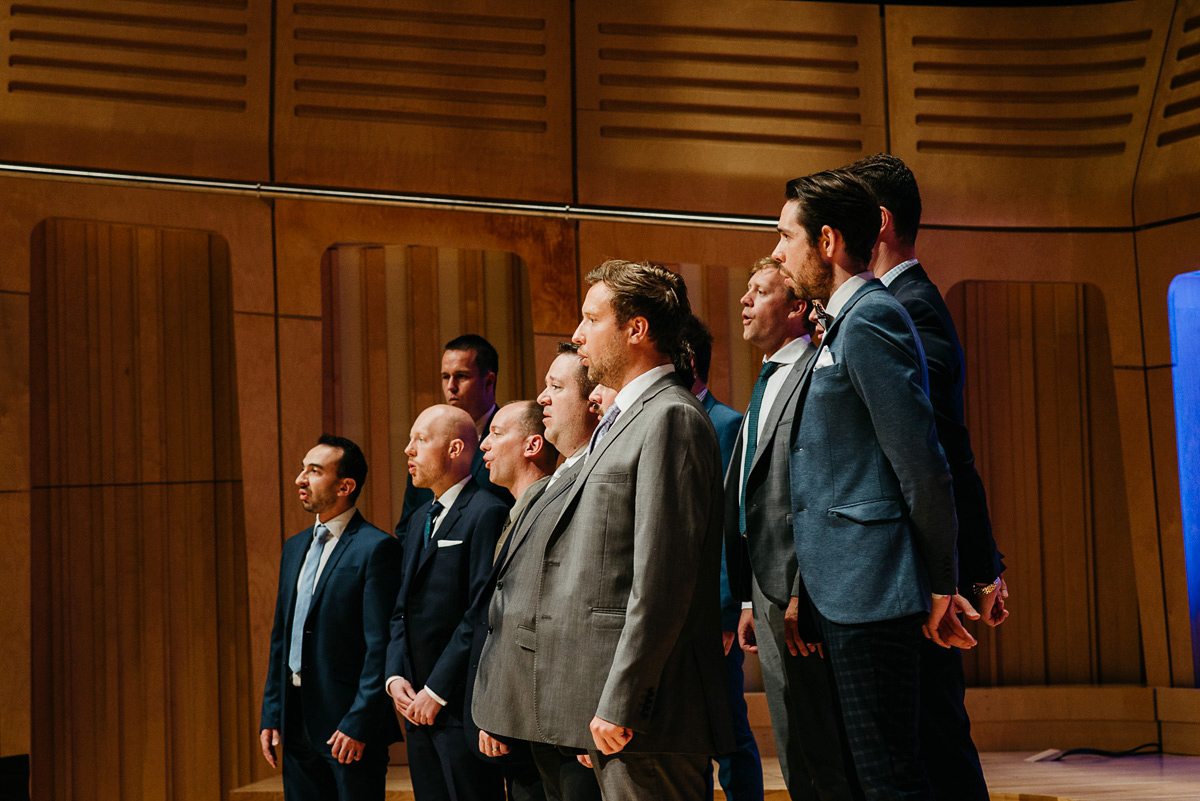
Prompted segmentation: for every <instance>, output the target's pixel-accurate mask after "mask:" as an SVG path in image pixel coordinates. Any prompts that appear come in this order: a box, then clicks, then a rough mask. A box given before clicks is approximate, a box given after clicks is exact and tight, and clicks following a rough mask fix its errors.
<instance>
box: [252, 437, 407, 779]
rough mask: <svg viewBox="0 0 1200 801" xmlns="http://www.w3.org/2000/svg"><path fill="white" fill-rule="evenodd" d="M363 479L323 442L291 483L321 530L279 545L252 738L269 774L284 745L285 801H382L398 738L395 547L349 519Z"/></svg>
mask: <svg viewBox="0 0 1200 801" xmlns="http://www.w3.org/2000/svg"><path fill="white" fill-rule="evenodd" d="M366 477H367V461H366V459H365V458H364V457H363V454H362V450H360V449H359V447H358V445H356V444H355V443H353V442H351V441H350V440H348V439H346V438H344V437H335V436H330V435H324V436H322V437H321V438H320V440H319V442H318V444H317V446H316V447H314V448H313V449H312V450H310V451H309V452H308V454H307V455H306V456H305V457H304V462H303V466H302V468H301V470H300V475H298V476H297V477H296V486H297V487H298V488H299V495H300V504H301V506H303V508H304V511H306V512H311V513H313V514H314V515H315V516H316V521H315V523H314V525H313V526H312V527H311V528H308V529H305V530H304V531H302V532H300V533H299V534H297V535H296V536H294V537H291V538H290V539H288V541H287V542H285V543H284V544H283V555H282V559H281V563H280V569H279V593H278V596H277V598H276V601H275V622H274V624H273V626H272V628H271V649H270V662H269V664H268V667H267V682H266V689H265V690H264V691H263V704H262V730H261V733H260V737H259V739H260V744H261V746H262V752H263V757H264V758H265V759H266V760H267V762H268V763H270V765H271V767H275V765H276V757H275V748H276V746H278V745H279V744H280V733H282V735H283V791H284V796H285V797H286V798H287V799H288V801H327V800H328V799H339V800H340V801H347V800H348V799H364V800H368V799H369V800H371V801H380V800H381V799H382V798H383V795H384V778H385V776H386V775H387V760H388V751H387V747H388V744H389V743H392V742H394V741H395V740H396V738H397V736H398V734H399V731H398V730H397V727H396V721H395V718H394V717H393V716H392V714H391V710H390V707H389V704H388V702H387V695H385V694H384V690H383V664H384V655H385V653H386V650H387V642H388V618H389V616H390V615H391V608H392V604H393V603H394V602H395V600H396V593H397V591H398V590H399V587H400V544H399V543H398V542H396V540H395V539H393V538H392V537H390V536H389V535H388V534H387V533H385V532H383V531H380V530H379V529H377V528H375V527H374V526H372V525H371V524H370V523H368V522H367V521H365V520H364V519H363V517H362V515H361V514H359V513H358V510H357V509H355V507H354V503H355V499H356V498H357V497H358V494H359V492H360V491H361V490H362V487H363V484H364V482H365V481H366Z"/></svg>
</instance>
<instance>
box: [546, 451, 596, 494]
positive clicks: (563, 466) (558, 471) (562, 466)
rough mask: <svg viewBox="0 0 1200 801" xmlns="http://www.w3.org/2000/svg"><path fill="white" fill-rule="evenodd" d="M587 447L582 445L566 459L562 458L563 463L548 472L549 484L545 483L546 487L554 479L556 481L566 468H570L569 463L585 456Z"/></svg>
mask: <svg viewBox="0 0 1200 801" xmlns="http://www.w3.org/2000/svg"><path fill="white" fill-rule="evenodd" d="M587 449H588V446H587V445H584V446H583V447H581V448H580V449H579V450H577V451H575V452H574V453H573V454H571V455H570V456H568V457H567V458H566V459H564V460H563V463H562V464H560V465H559V466H558V468H557V469H556V470H555V471H554V472H553V473H551V474H550V484H548V485H547V489H549V487H550V486H551V485H553V484H554V482H555V481H558V479H559V478H561V477H562V474H563V473H565V472H567V470H568V469H570V467H571V465H573V464H575V463H576V462H578V461H579V460H580V459H582V458H584V457H585V456H587Z"/></svg>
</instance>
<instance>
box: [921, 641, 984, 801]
mask: <svg viewBox="0 0 1200 801" xmlns="http://www.w3.org/2000/svg"><path fill="white" fill-rule="evenodd" d="M966 692H967V689H966V678H965V677H964V676H963V661H962V652H961V651H959V650H958V649H957V648H942V647H941V646H940V645H937V644H936V643H934V642H933V641H931V640H926V639H924V638H922V640H921V729H920V731H921V760H922V761H923V762H924V763H925V772H926V773H927V774H928V775H929V781H930V782H932V783H933V797H934V798H936V799H937V801H988V789H987V781H985V780H984V778H983V767H982V766H981V765H980V764H979V752H978V751H977V750H975V743H974V741H973V740H972V739H971V719H970V718H969V717H967V708H966V706H965V704H964V703H963V699H964V697H965V695H966Z"/></svg>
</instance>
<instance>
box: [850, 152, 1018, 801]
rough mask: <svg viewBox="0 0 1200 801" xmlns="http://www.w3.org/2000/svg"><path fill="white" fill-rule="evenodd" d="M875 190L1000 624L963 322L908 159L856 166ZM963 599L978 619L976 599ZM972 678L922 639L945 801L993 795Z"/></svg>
mask: <svg viewBox="0 0 1200 801" xmlns="http://www.w3.org/2000/svg"><path fill="white" fill-rule="evenodd" d="M846 169H847V170H849V171H850V172H852V173H854V174H855V175H856V176H858V177H859V178H860V179H862V181H863V182H864V183H865V184H866V185H867V188H868V189H870V190H871V192H872V193H873V194H874V196H875V200H876V202H877V203H878V204H879V206H880V210H881V220H882V221H881V225H880V230H879V240H878V242H877V243H876V245H875V253H874V257H873V258H872V261H871V271H872V272H873V273H874V274H875V275H877V276H879V279H880V280H881V281H882V282H883V284H884V286H886V287H887V288H888V291H889V292H891V293H892V295H893V296H894V297H895V298H896V300H898V301H900V304H901V305H902V306H904V309H905V311H907V312H908V314H909V316H910V317H912V320H913V324H914V325H915V326H916V329H917V335H918V336H919V337H920V339H921V347H922V348H923V349H924V351H925V360H926V363H927V365H928V368H929V400H930V401H931V402H932V404H933V411H934V414H935V415H936V417H937V433H938V441H939V442H940V443H941V445H942V449H943V450H944V451H945V452H946V459H947V461H948V462H949V463H950V474H951V475H952V476H953V478H954V503H955V508H956V510H957V513H958V573H959V576H958V580H959V586H961V587H964V588H965V587H971V588H972V590H973V595H974V598H975V601H976V603H978V604H980V612H981V613H982V615H983V621H984V623H986V624H987V625H989V626H997V625H999V624H1000V623H1001V622H1003V620H1004V618H1005V617H1007V616H1008V612H1007V611H1006V610H1005V608H1004V597H1003V596H1004V595H1005V594H1006V590H1005V588H1004V580H1003V579H1002V578H1001V573H1002V572H1003V571H1004V563H1003V561H1002V560H1001V557H1000V553H999V551H998V550H997V549H996V541H995V539H994V538H993V537H992V525H991V520H990V519H989V517H988V508H987V496H986V493H985V492H984V488H983V480H982V479H981V478H980V477H979V472H978V471H977V470H976V469H975V454H974V452H973V451H972V450H971V435H970V434H969V433H968V431H967V427H966V425H965V423H964V422H963V383H964V381H965V379H966V369H965V367H964V365H963V351H962V346H961V345H960V344H959V341H958V332H957V331H956V330H955V327H954V320H953V318H952V317H951V316H950V310H949V309H948V308H946V302H945V301H944V300H943V299H942V293H941V292H939V291H938V288H937V286H936V285H935V284H934V283H933V281H932V280H930V278H929V276H928V274H926V272H925V270H924V269H923V268H922V267H921V264H920V262H918V261H917V252H916V240H917V229H918V227H919V226H920V223H921V192H920V190H919V188H918V187H917V179H916V178H915V177H914V176H913V174H912V171H911V170H909V169H908V167H907V166H906V165H905V164H904V162H903V161H901V160H900V159H898V158H896V157H895V156H892V155H887V154H884V153H880V154H878V155H876V156H871V157H868V158H865V159H861V160H859V161H856V162H855V163H854V164H851V165H850V166H849V167H847V168H846ZM956 600H957V601H958V602H959V603H960V604H961V605H962V606H963V607H964V609H965V610H968V616H970V617H978V614H977V613H975V611H974V609H973V608H972V607H971V606H970V604H969V602H967V601H966V599H964V598H962V597H961V596H956ZM965 694H966V678H965V677H964V675H963V665H962V653H961V652H960V651H959V650H958V649H957V648H939V647H937V646H936V645H934V644H933V643H931V642H929V641H926V642H924V643H922V650H921V730H920V734H921V755H922V758H923V759H924V761H925V767H926V770H927V772H928V773H929V777H930V780H931V781H932V782H933V788H934V796H935V797H936V798H938V799H939V801H951V799H953V800H954V801H987V798H988V790H987V782H986V780H985V779H984V776H983V768H982V767H981V766H980V764H979V753H978V752H977V751H976V750H975V744H974V743H973V742H972V740H971V721H970V718H969V717H968V716H967V709H966V706H965V704H964V697H965Z"/></svg>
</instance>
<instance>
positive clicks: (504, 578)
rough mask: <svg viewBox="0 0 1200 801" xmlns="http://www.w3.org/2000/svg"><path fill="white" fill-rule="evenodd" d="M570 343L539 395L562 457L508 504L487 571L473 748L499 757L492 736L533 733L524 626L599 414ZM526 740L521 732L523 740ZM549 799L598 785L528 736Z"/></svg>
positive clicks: (570, 760) (563, 799)
mask: <svg viewBox="0 0 1200 801" xmlns="http://www.w3.org/2000/svg"><path fill="white" fill-rule="evenodd" d="M577 351H578V346H577V345H575V344H574V343H570V342H563V343H559V346H558V356H557V357H555V359H554V361H553V362H552V363H551V364H550V369H549V370H547V372H546V388H545V389H544V390H542V392H541V394H540V395H538V399H537V400H538V403H539V404H541V406H542V420H543V423H544V426H545V437H546V441H547V442H549V443H550V444H551V445H552V446H554V447H555V448H557V449H558V451H559V452H560V453H562V454H564V455H565V456H566V460H565V461H564V462H563V463H562V464H561V465H560V466H559V467H558V469H557V470H555V471H554V473H553V474H552V475H551V476H549V477H547V478H546V479H544V480H543V481H540V482H538V483H535V484H533V485H531V486H530V487H529V488H528V489H527V490H526V491H525V493H523V494H522V497H521V498H519V499H518V501H523V502H522V503H520V506H521V508H520V509H519V510H518V509H516V508H515V507H514V511H515V512H516V514H514V515H513V516H512V518H511V519H512V521H513V522H512V524H511V525H510V527H509V531H508V536H507V538H506V540H505V544H504V545H503V546H502V547H501V550H500V553H499V555H498V556H497V562H496V566H495V568H494V571H493V575H494V577H495V578H494V582H493V590H492V593H491V595H490V598H489V599H488V606H487V608H486V617H487V629H486V631H487V638H486V641H485V643H484V645H483V650H482V653H481V654H480V656H479V659H478V670H477V676H476V680H475V693H474V696H475V700H474V702H473V704H472V713H473V715H474V717H475V722H476V725H478V726H479V727H480V728H481V729H482V730H483V731H482V733H481V734H480V736H479V750H480V751H481V752H482V753H483V754H485V755H487V756H502V755H504V754H506V753H508V752H509V751H510V750H513V748H514V747H516V746H515V745H514V743H513V742H511V741H512V740H513V739H517V738H511V737H510V738H508V740H509V742H505V741H504V740H501V739H500V738H498V737H496V736H494V735H495V734H501V733H503V732H513V731H526V732H527V731H534V730H536V724H535V723H534V722H533V721H529V720H525V721H518V720H515V717H516V716H517V715H520V714H522V713H524V712H527V711H528V709H527V707H528V704H527V703H526V700H527V698H528V693H529V679H530V676H532V675H533V656H534V654H533V652H532V651H530V650H528V649H527V648H526V647H525V646H527V644H528V643H527V642H526V638H527V632H530V631H533V630H535V628H536V620H537V601H538V595H537V587H538V582H539V581H540V576H541V571H542V561H541V560H542V551H543V549H544V548H545V544H546V538H547V537H548V536H549V534H550V531H551V530H552V528H553V526H554V523H555V521H556V520H557V519H558V513H559V511H560V510H561V505H560V504H561V501H562V500H563V499H564V498H565V497H566V491H567V490H568V489H569V488H570V487H571V484H572V483H573V482H574V480H575V477H576V476H577V475H578V473H579V468H580V467H582V466H583V458H584V456H585V455H586V453H587V444H588V441H589V440H590V439H591V436H592V432H593V431H595V429H596V424H597V423H599V418H598V416H597V415H596V414H594V413H593V411H592V410H591V409H590V408H589V405H588V394H589V393H590V392H591V391H592V389H593V388H594V386H595V384H593V383H592V382H591V381H589V380H588V377H587V368H586V367H584V366H583V364H582V362H581V361H580V359H579V355H578V353H577ZM527 741H528V738H521V742H527ZM528 746H529V747H530V748H531V750H532V755H533V760H534V763H535V764H536V765H537V769H538V772H539V773H540V775H541V780H542V785H543V786H544V788H545V790H546V796H547V797H548V798H555V799H560V801H597V799H599V798H600V788H599V786H597V784H596V777H595V775H594V774H593V773H592V771H591V769H590V768H586V767H584V766H583V765H581V764H580V763H579V762H578V761H576V758H575V752H571V751H564V750H560V749H559V748H558V747H556V746H553V745H547V744H545V743H542V742H528Z"/></svg>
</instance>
